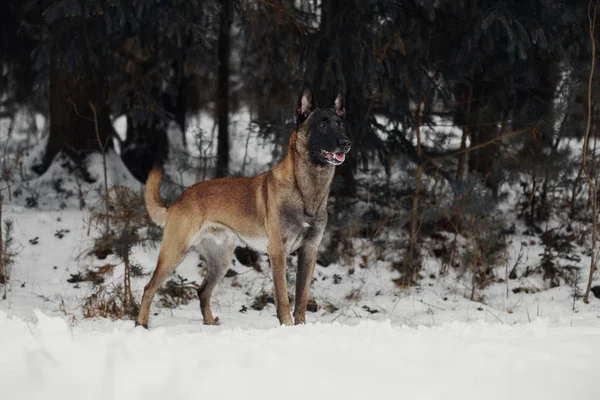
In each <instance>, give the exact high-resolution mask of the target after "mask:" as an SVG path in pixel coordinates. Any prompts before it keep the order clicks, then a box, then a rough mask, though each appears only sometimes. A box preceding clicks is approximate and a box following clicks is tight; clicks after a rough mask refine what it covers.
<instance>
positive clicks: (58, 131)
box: [34, 66, 114, 181]
mask: <svg viewBox="0 0 600 400" xmlns="http://www.w3.org/2000/svg"><path fill="white" fill-rule="evenodd" d="M90 102H91V103H93V104H94V106H95V107H96V109H97V113H98V130H99V133H100V140H101V141H102V142H103V144H105V146H106V147H112V143H111V141H110V138H111V137H112V135H113V132H114V130H113V127H112V122H111V120H110V114H109V108H108V106H107V105H106V94H105V85H104V81H103V80H102V79H101V78H99V77H98V75H93V74H89V73H88V74H69V75H67V74H65V73H64V72H63V71H60V70H59V69H58V68H57V66H52V68H51V71H50V136H49V138H48V143H47V145H46V152H45V154H44V157H43V159H42V163H41V165H38V166H36V167H34V169H35V171H36V172H37V173H39V174H42V173H44V172H45V171H46V170H47V169H48V167H50V164H51V163H52V161H53V160H54V158H55V157H56V156H57V155H58V154H63V155H65V156H67V157H68V158H69V159H71V160H72V161H73V162H74V164H75V168H76V169H78V170H80V172H82V175H83V178H84V179H85V180H88V181H89V180H91V177H90V176H89V174H88V172H87V171H86V169H85V167H84V165H83V161H84V159H85V157H86V156H87V155H89V154H91V153H93V152H97V151H99V150H100V146H99V144H98V138H97V137H96V130H95V125H94V116H93V113H92V110H91V108H90Z"/></svg>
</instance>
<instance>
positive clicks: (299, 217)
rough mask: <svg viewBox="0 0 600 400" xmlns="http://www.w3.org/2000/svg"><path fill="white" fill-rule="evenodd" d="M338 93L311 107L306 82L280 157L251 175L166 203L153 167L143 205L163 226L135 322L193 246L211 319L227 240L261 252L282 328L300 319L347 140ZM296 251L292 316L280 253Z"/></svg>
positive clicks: (229, 246)
mask: <svg viewBox="0 0 600 400" xmlns="http://www.w3.org/2000/svg"><path fill="white" fill-rule="evenodd" d="M344 114H345V108H344V97H343V95H342V92H341V90H340V88H339V86H337V87H336V91H335V96H334V99H333V101H332V104H331V107H329V108H319V107H318V106H317V104H316V102H315V98H314V94H313V91H312V90H311V88H310V87H309V86H308V85H305V86H304V87H303V88H302V91H301V93H300V96H299V97H298V102H297V105H296V130H295V131H294V132H293V133H292V135H291V137H290V141H289V145H288V153H287V155H286V157H285V159H284V160H283V161H282V162H281V163H280V164H279V165H277V166H275V167H274V168H273V169H271V170H270V171H267V172H264V173H262V174H260V175H258V176H255V177H253V178H222V179H214V180H209V181H204V182H198V183H196V184H194V185H192V186H190V187H189V188H188V189H186V190H185V191H184V192H183V193H182V194H181V196H180V197H179V199H178V200H177V201H176V202H175V203H173V204H172V205H171V206H170V207H168V208H167V207H165V205H164V204H163V202H162V200H161V198H160V181H161V177H162V172H161V170H160V169H159V168H153V169H152V171H151V172H150V174H149V176H148V179H147V181H146V188H145V193H144V198H145V201H146V209H147V210H148V213H149V215H150V217H151V219H152V221H154V222H155V223H156V224H157V225H159V226H163V227H164V230H163V242H162V246H161V249H160V253H159V256H158V263H157V266H156V270H155V271H154V274H153V276H152V278H151V279H150V281H149V282H148V284H147V285H146V286H145V288H144V295H143V298H142V303H141V306H140V311H139V314H138V317H137V320H136V325H140V326H143V327H146V328H147V327H148V313H149V311H150V305H151V303H152V298H153V297H154V294H155V293H156V291H157V290H158V288H159V287H160V286H161V285H162V284H163V283H164V281H165V279H166V278H167V277H168V276H169V275H171V273H172V272H173V271H174V270H175V268H176V267H177V265H178V264H179V263H180V262H181V260H182V259H183V258H184V256H185V255H186V253H187V252H188V249H189V248H190V246H192V245H195V246H196V247H197V249H198V250H199V251H200V253H201V254H202V255H203V257H204V259H205V261H206V264H207V266H208V274H207V275H206V277H205V278H204V280H203V282H202V284H201V285H200V287H199V289H198V297H199V298H200V310H201V312H202V317H203V320H204V323H205V324H207V325H214V324H217V323H218V318H215V317H214V316H213V314H212V311H211V308H210V298H211V295H212V292H213V289H214V288H215V286H216V285H217V283H218V282H219V281H220V280H221V279H222V278H223V276H224V275H225V273H226V272H227V269H228V267H229V264H230V262H231V260H232V257H233V251H234V247H235V246H234V242H235V238H236V237H238V238H239V239H241V240H242V241H243V242H245V243H246V244H247V245H249V246H250V247H252V248H254V249H256V250H257V251H260V252H266V253H268V255H269V260H270V264H271V270H272V272H273V282H274V286H275V303H276V307H277V318H278V319H279V322H280V323H281V324H282V325H292V324H293V323H296V324H304V323H305V322H306V318H305V313H306V304H307V301H308V292H309V287H310V283H311V281H312V276H313V272H314V268H315V264H316V261H317V251H318V247H319V244H320V243H321V239H322V238H323V232H324V231H325V226H326V224H327V200H328V198H329V189H330V186H331V181H332V179H333V175H334V170H335V166H336V165H340V164H342V163H343V162H344V160H345V157H346V154H347V153H348V152H349V151H350V148H351V142H350V139H349V138H348V136H347V135H346V128H345V125H344V120H343V116H344ZM293 252H297V253H298V272H297V279H296V298H295V307H294V319H293V320H292V317H291V309H290V302H289V299H288V289H287V282H286V258H287V255H289V254H291V253H293Z"/></svg>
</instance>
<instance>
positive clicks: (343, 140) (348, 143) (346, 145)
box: [337, 138, 352, 149]
mask: <svg viewBox="0 0 600 400" xmlns="http://www.w3.org/2000/svg"><path fill="white" fill-rule="evenodd" d="M337 142H338V146H340V147H342V148H344V149H349V148H350V147H351V146H352V142H351V141H350V140H348V139H347V138H339V139H338V140H337Z"/></svg>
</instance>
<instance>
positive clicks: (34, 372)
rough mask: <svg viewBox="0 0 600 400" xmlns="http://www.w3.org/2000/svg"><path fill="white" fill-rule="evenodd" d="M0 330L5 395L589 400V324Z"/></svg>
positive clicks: (5, 325)
mask: <svg viewBox="0 0 600 400" xmlns="http://www.w3.org/2000/svg"><path fill="white" fill-rule="evenodd" d="M0 326H1V327H2V329H1V330H0V354H1V355H2V358H1V360H2V361H1V362H0V388H1V392H2V394H3V396H2V397H3V398H5V399H13V398H14V399H16V398H19V399H38V398H39V399H61V400H67V399H77V400H80V399H102V400H107V399H144V400H150V399H165V398H177V399H194V398H210V399H282V398H283V399H306V398H312V399H368V398H372V399H380V398H381V399H388V398H409V399H461V400H464V399H480V398H486V399H548V400H550V399H560V400H564V399H591V398H594V392H597V382H596V381H595V378H596V376H597V368H596V367H595V362H596V360H595V357H594V356H595V355H596V356H597V355H598V354H600V331H599V330H598V329H597V328H550V327H548V326H547V324H545V323H543V322H536V323H533V324H529V325H525V326H521V325H519V326H508V325H502V324H499V323H496V324H487V323H484V322H476V323H463V322H454V323H449V324H443V325H441V326H436V327H433V328H426V327H417V328H412V327H407V326H395V325H393V324H391V323H390V322H373V321H364V322H361V323H360V324H358V325H355V326H346V325H342V324H339V323H333V324H314V325H307V326H301V327H277V328H271V329H241V328H237V327H205V326H202V325H199V324H175V325H171V326H169V327H166V328H158V329H152V330H150V331H146V330H144V329H142V328H133V324H132V323H131V322H110V321H105V320H103V321H85V322H83V323H81V324H79V325H78V326H77V327H74V328H72V327H70V326H69V325H68V324H67V322H65V320H64V319H62V318H58V317H48V316H46V315H45V314H43V313H36V322H33V321H30V322H26V321H23V320H21V319H18V318H13V319H9V318H7V317H6V315H5V314H4V313H0Z"/></svg>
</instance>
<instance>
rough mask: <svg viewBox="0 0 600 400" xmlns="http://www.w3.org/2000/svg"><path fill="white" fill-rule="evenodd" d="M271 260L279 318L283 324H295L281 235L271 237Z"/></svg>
mask: <svg viewBox="0 0 600 400" xmlns="http://www.w3.org/2000/svg"><path fill="white" fill-rule="evenodd" d="M268 250H269V260H270V261H271V270H272V271H273V283H274V284H275V305H276V306H277V318H278V319H279V322H280V323H281V325H293V321H292V316H291V312H290V300H289V299H288V289H287V280H286V276H285V262H286V256H285V244H284V243H283V241H282V240H281V236H279V237H272V238H270V239H269V249H268Z"/></svg>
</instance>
